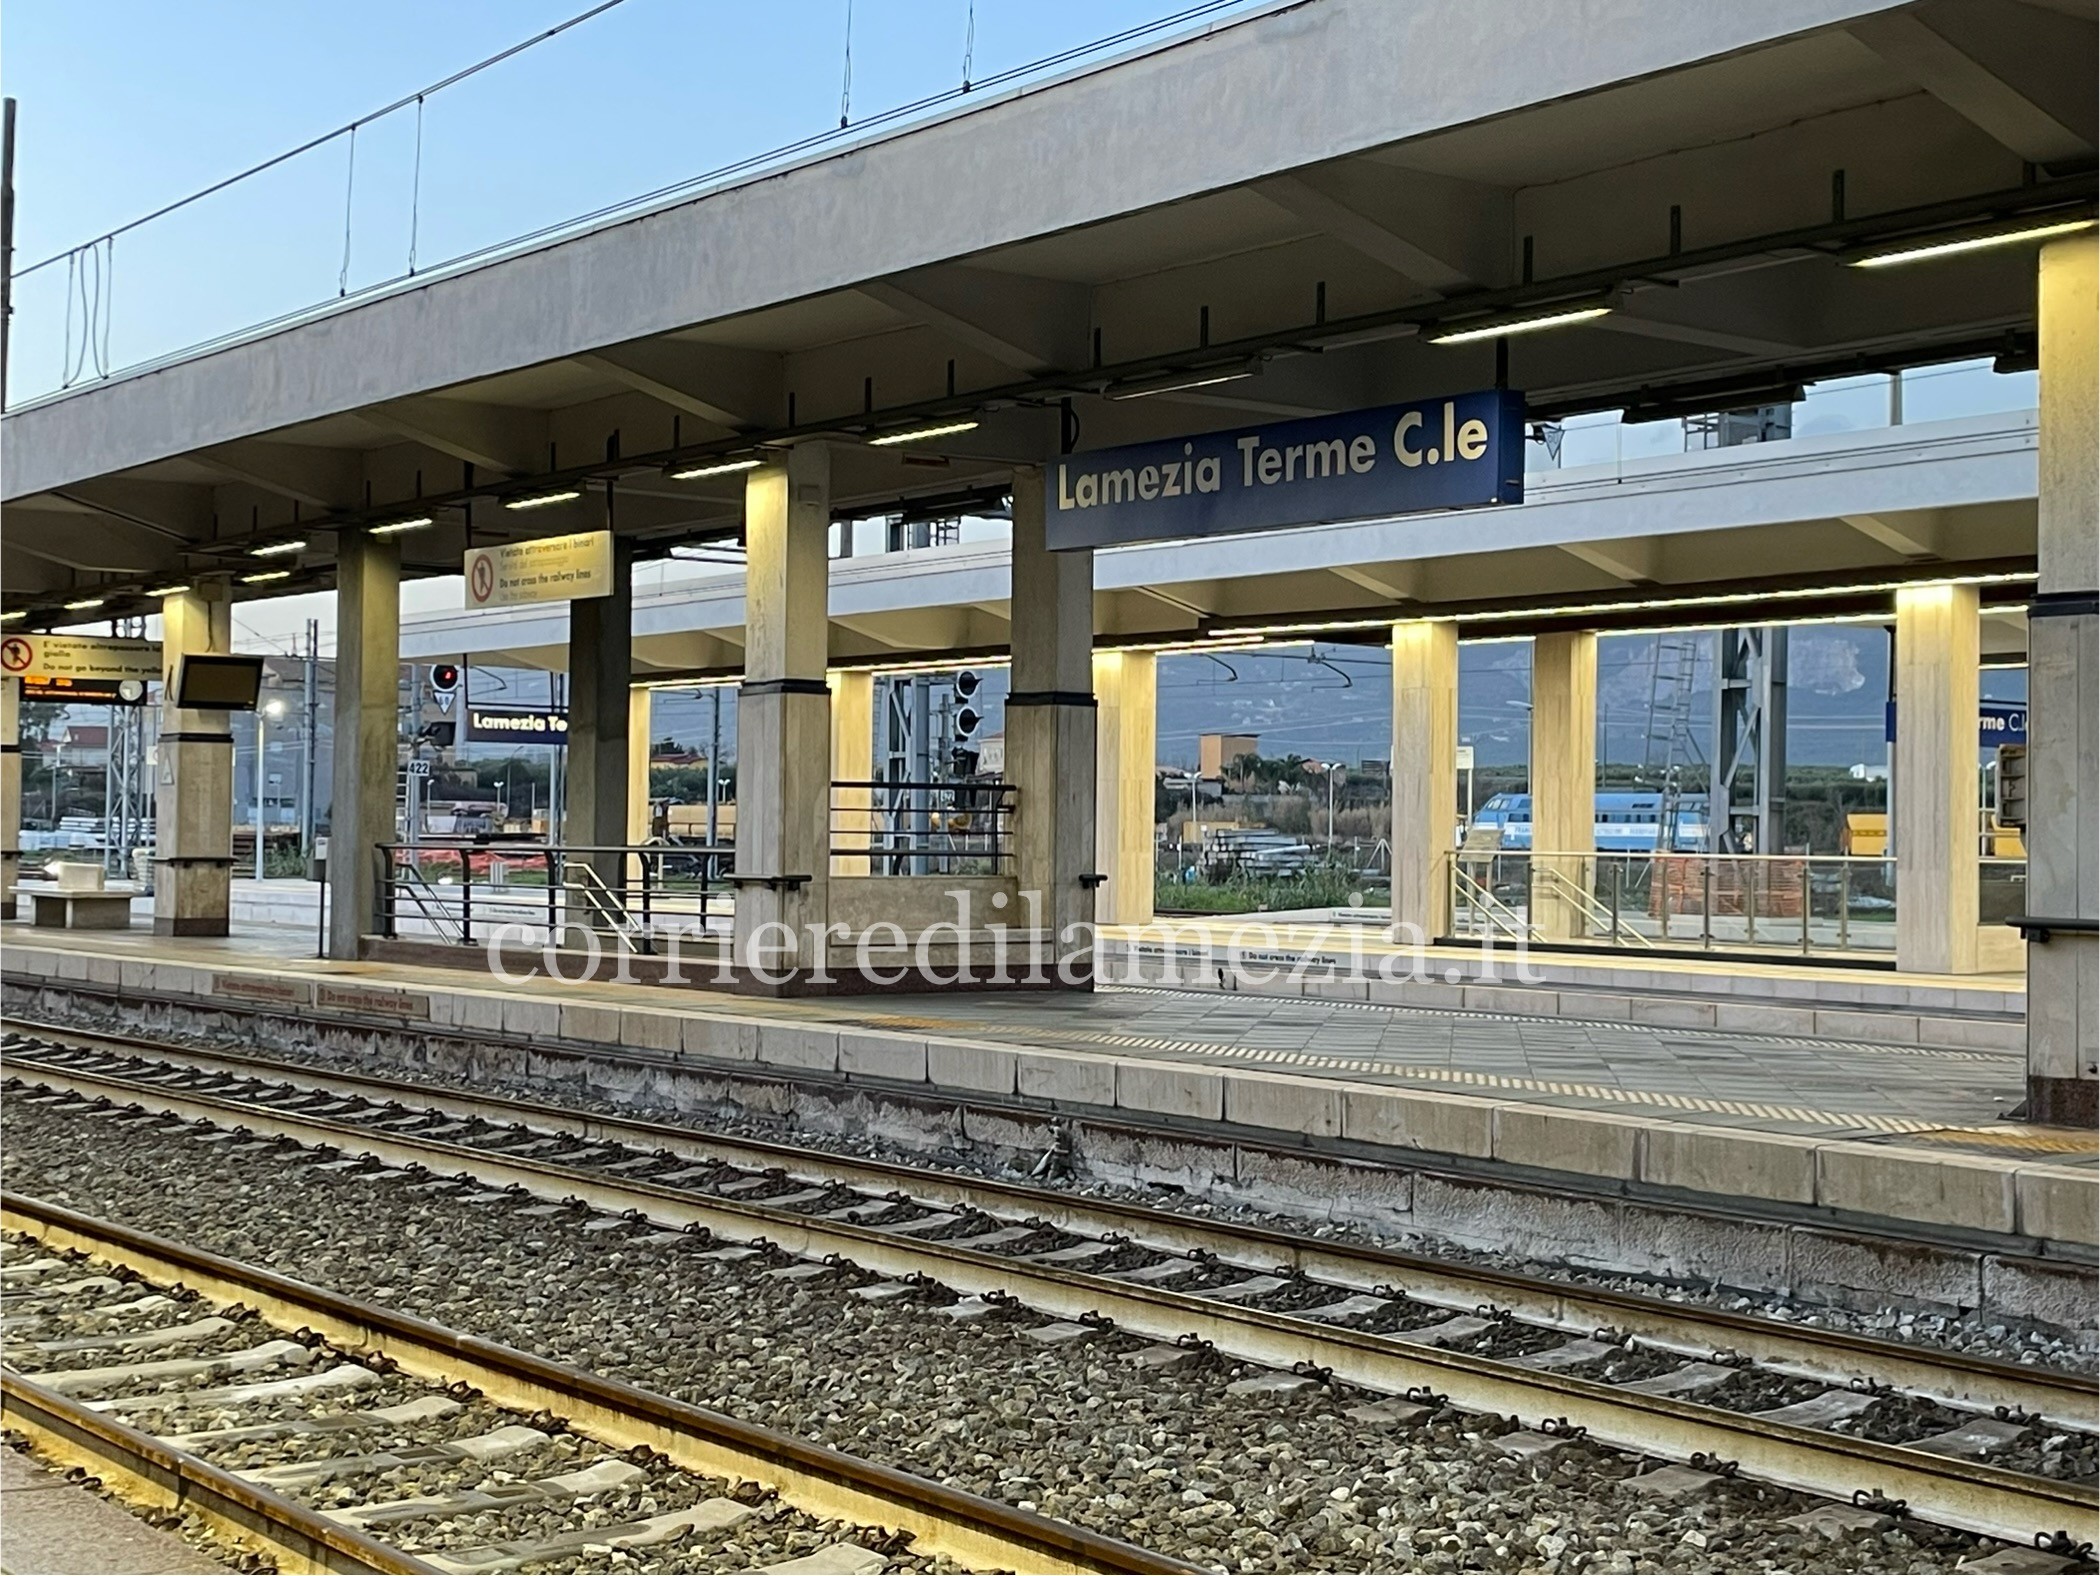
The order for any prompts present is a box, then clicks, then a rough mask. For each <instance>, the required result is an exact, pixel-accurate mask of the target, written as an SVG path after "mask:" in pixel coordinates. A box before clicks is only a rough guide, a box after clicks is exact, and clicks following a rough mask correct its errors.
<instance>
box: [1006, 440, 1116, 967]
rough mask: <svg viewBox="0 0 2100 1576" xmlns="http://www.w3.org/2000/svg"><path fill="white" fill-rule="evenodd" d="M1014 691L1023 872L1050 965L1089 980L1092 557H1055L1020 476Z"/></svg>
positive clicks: (1088, 552)
mask: <svg viewBox="0 0 2100 1576" xmlns="http://www.w3.org/2000/svg"><path fill="white" fill-rule="evenodd" d="M1009 607H1010V609H1011V613H1012V619H1013V688H1012V690H1011V691H1010V692H1009V694H1008V695H1007V697H1006V780H1007V781H1008V782H1010V783H1012V784H1013V785H1014V874H1015V875H1016V876H1017V877H1018V879H1019V882H1020V889H1021V901H1022V904H1023V914H1024V916H1025V915H1026V914H1027V913H1028V912H1029V908H1028V905H1031V904H1033V905H1034V910H1033V912H1034V913H1035V915H1036V916H1037V924H1038V925H1039V926H1040V927H1041V928H1042V929H1044V930H1046V931H1048V933H1049V934H1048V936H1047V937H1046V938H1045V939H1046V940H1047V941H1048V942H1049V943H1050V944H1051V947H1052V948H1053V949H1054V950H1053V951H1052V952H1051V954H1050V955H1051V956H1055V957H1062V956H1064V955H1067V954H1076V953H1083V954H1084V956H1082V957H1074V959H1073V961H1072V963H1071V965H1070V966H1069V967H1068V968H1067V969H1066V970H1065V971H1064V977H1065V979H1066V980H1067V981H1068V982H1071V983H1080V982H1087V981H1090V980H1091V978H1092V973H1093V964H1092V945H1093V943H1092V927H1093V923H1094V887H1095V880H1094V877H1095V864H1094V860H1095V844H1094V821H1095V810H1094V794H1095V756H1094V746H1095V724H1096V718H1095V710H1094V554H1093V551H1092V549H1090V548H1078V549H1074V550H1072V551H1069V552H1061V553H1053V552H1051V551H1050V550H1049V548H1048V547H1047V546H1046V545H1045V543H1044V536H1043V479H1042V473H1041V472H1040V471H1037V470H1033V469H1024V470H1017V471H1015V472H1014V528H1013V583H1012V589H1011V593H1010V600H1009Z"/></svg>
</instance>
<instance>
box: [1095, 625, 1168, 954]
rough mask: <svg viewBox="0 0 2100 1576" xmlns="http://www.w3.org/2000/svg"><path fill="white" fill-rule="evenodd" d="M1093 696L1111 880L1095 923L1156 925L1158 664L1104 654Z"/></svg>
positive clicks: (1098, 853) (1099, 898)
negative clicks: (1155, 832)
mask: <svg viewBox="0 0 2100 1576" xmlns="http://www.w3.org/2000/svg"><path fill="white" fill-rule="evenodd" d="M1094 695H1095V698H1096V700H1097V701H1098V702H1099V711H1098V713H1097V717H1098V726H1099V729H1100V734H1099V740H1098V743H1097V746H1096V749H1097V754H1096V756H1095V761H1094V804H1095V815H1096V816H1097V817H1098V819H1099V824H1098V826H1097V828H1096V830H1095V833H1094V868H1095V869H1096V870H1098V871H1100V872H1101V873H1102V874H1103V875H1105V876H1107V877H1108V879H1107V880H1106V881H1104V882H1103V883H1102V884H1101V886H1100V888H1099V890H1097V891H1096V892H1095V894H1094V917H1095V919H1096V920H1097V921H1099V922H1100V923H1101V924H1104V925H1145V924H1150V923H1151V921H1152V901H1153V893H1154V882H1155V880H1156V864H1157V858H1156V854H1155V852H1154V849H1155V837H1154V828H1155V825H1156V823H1155V822H1154V820H1153V806H1154V803H1155V798H1156V795H1155V792H1154V785H1155V783H1156V782H1157V774H1156V772H1155V770H1154V767H1155V765H1156V763H1157V761H1158V759H1159V659H1158V657H1157V656H1156V655H1155V654H1154V653H1152V652H1150V651H1103V652H1100V653H1098V654H1097V655H1096V656H1095V658H1094Z"/></svg>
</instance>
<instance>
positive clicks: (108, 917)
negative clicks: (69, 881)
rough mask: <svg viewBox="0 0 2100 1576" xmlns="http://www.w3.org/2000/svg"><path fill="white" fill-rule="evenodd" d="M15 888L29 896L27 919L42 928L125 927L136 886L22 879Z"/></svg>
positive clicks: (126, 928)
mask: <svg viewBox="0 0 2100 1576" xmlns="http://www.w3.org/2000/svg"><path fill="white" fill-rule="evenodd" d="M15 890H16V891H17V892H18V893H20V894H21V895H22V896H24V897H26V898H28V899H29V906H30V923H31V924H32V925H34V926H37V927H39V928H41V929H44V930H128V929H130V928H131V900H132V899H133V898H134V897H136V896H138V889H137V888H136V887H132V886H128V885H119V886H104V887H68V886H62V885H59V884H57V883H41V882H39V883H31V882H28V881H23V882H20V883H18V884H17V885H16V888H15Z"/></svg>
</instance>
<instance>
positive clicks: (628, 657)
mask: <svg viewBox="0 0 2100 1576" xmlns="http://www.w3.org/2000/svg"><path fill="white" fill-rule="evenodd" d="M633 566H634V555H633V550H632V549H631V548H630V547H628V546H627V545H625V544H624V543H623V542H622V540H621V539H620V538H618V537H615V538H613V589H612V591H611V592H610V594H608V595H606V596H592V597H579V598H578V599H577V600H575V601H574V602H571V603H570V604H569V744H568V750H569V758H568V773H567V777H566V779H565V792H566V793H567V796H568V798H567V804H566V806H565V808H564V811H563V816H562V830H561V840H562V842H563V843H565V844H567V845H569V846H571V847H578V848H592V847H596V848H607V847H614V848H616V847H618V846H619V845H621V844H622V843H625V842H626V841H627V840H628V838H627V831H628V819H629V803H630V799H631V797H632V780H633V775H634V774H633V765H632V762H631V761H630V760H629V758H628V751H629V747H630V740H631V734H630V732H629V727H628V722H629V707H630V704H631V702H630V699H629V697H630V696H631V695H632V693H633V690H634V575H633ZM643 693H644V694H646V693H647V691H644V692H643ZM642 733H643V741H642V748H643V750H644V751H646V750H647V749H648V747H649V745H648V737H647V736H648V729H647V728H646V727H645V728H644V729H643V730H642ZM647 775H648V773H647V771H646V769H645V770H644V772H643V776H644V778H645V779H646V777H647ZM586 862H587V863H588V864H589V865H590V867H591V868H592V869H593V870H595V871H597V872H598V875H599V878H600V879H601V880H603V881H604V882H605V883H606V884H607V885H608V886H612V887H618V886H619V885H620V884H621V882H622V880H623V878H624V872H623V870H622V861H621V859H620V858H619V856H618V855H615V854H597V855H593V856H592V857H591V858H590V859H589V860H588V861H586Z"/></svg>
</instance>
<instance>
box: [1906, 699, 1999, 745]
mask: <svg viewBox="0 0 2100 1576" xmlns="http://www.w3.org/2000/svg"><path fill="white" fill-rule="evenodd" d="M1881 736H1882V738H1883V739H1884V740H1885V741H1886V742H1887V743H1890V744H1894V743H1895V742H1896V703H1895V702H1894V701H1889V702H1887V703H1886V704H1885V705H1884V706H1883V708H1882V719H1881ZM2026 742H2027V702H2025V701H2024V700H1985V701H1978V702H1977V703H1976V747H1977V748H1978V749H1980V750H1988V749H1992V748H1995V747H1996V746H1998V745H2000V744H2025V743H2026Z"/></svg>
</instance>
